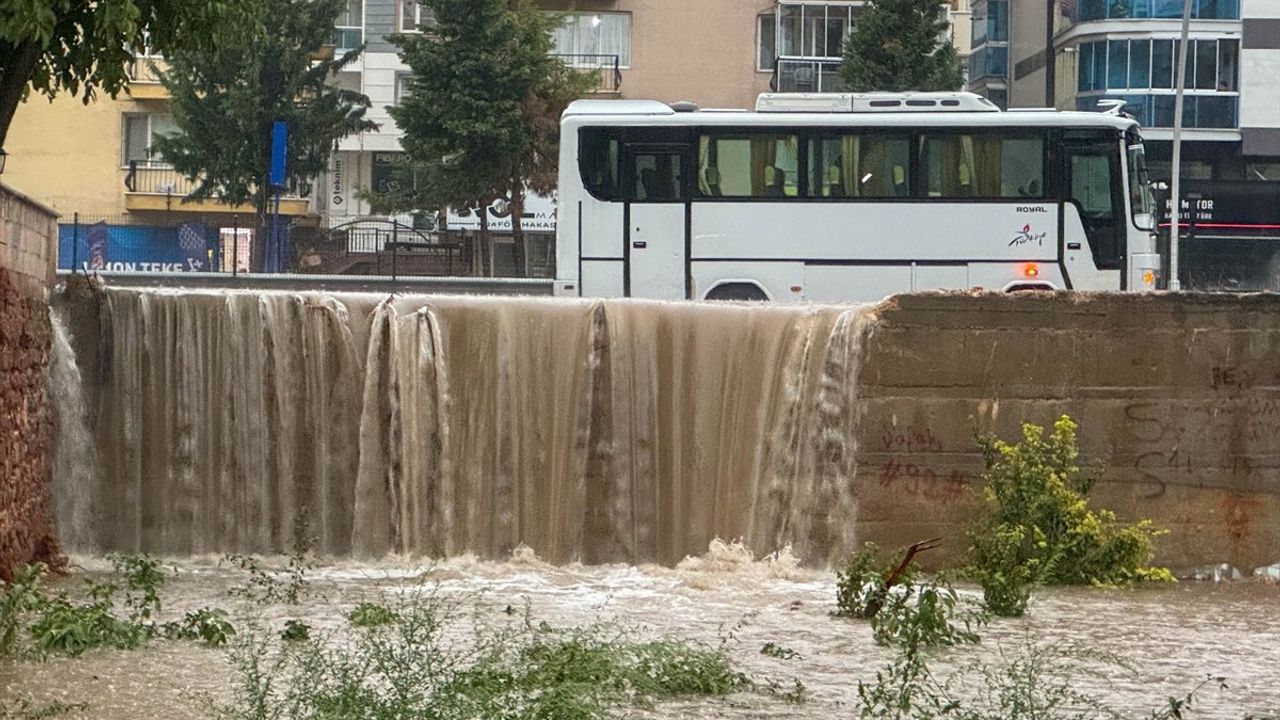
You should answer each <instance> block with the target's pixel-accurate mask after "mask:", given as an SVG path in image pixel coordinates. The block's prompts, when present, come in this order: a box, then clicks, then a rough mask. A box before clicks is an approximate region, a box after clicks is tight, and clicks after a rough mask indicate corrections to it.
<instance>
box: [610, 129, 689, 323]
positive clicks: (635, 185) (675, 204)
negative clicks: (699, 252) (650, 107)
mask: <svg viewBox="0 0 1280 720" xmlns="http://www.w3.org/2000/svg"><path fill="white" fill-rule="evenodd" d="M688 150H689V148H688V146H686V145H681V144H665V143H664V144H658V143H644V144H629V145H627V146H626V147H625V150H624V152H623V172H624V173H625V175H626V177H627V178H628V180H629V183H630V185H631V188H630V190H631V191H630V192H629V193H627V197H628V198H629V200H628V202H627V206H626V212H625V213H624V217H625V218H626V220H625V222H626V237H625V239H624V245H623V261H624V262H623V265H624V266H625V273H626V274H625V276H624V277H625V285H626V287H625V290H626V295H627V296H628V297H643V298H655V299H663V300H683V299H686V298H688V296H689V294H688V274H687V273H688V269H687V252H688V251H687V244H686V237H687V227H688V223H687V221H686V218H687V212H688V205H687V202H688V198H689V188H688V176H689V171H690V168H689V167H688V162H689V160H688V158H689V152H688Z"/></svg>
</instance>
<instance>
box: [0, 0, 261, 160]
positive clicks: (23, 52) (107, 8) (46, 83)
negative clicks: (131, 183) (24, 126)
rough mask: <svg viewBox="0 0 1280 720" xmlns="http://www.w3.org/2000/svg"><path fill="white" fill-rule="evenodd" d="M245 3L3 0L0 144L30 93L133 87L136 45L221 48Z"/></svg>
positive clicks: (86, 95)
mask: <svg viewBox="0 0 1280 720" xmlns="http://www.w3.org/2000/svg"><path fill="white" fill-rule="evenodd" d="M242 12H243V0H212V1H209V2H192V0H4V1H3V2H0V146H3V145H4V141H5V137H6V136H7V135H8V134H9V125H10V123H11V122H12V120H13V115H14V113H15V112H16V111H17V109H18V105H19V103H21V102H22V100H23V99H24V98H25V97H26V96H27V93H28V92H29V91H31V90H35V91H36V92H38V93H40V94H42V95H45V96H47V97H49V98H50V99H52V98H53V97H55V96H56V95H57V94H58V93H59V92H63V91H65V92H69V93H71V95H72V96H75V95H80V96H81V97H82V98H83V99H84V102H85V103H86V104H87V103H89V102H91V101H92V100H93V99H94V97H95V96H96V95H97V93H98V92H99V91H101V92H104V93H106V94H107V95H108V96H110V97H115V96H116V95H117V94H118V93H119V92H120V91H121V90H123V89H124V88H125V87H126V86H127V85H128V83H129V72H128V71H129V66H130V64H131V63H132V62H133V54H134V53H133V51H134V48H142V47H144V46H147V45H150V47H152V48H154V49H156V50H159V51H161V52H167V51H168V50H169V49H170V48H173V47H177V46H180V45H185V46H188V47H204V46H210V45H214V44H217V43H218V42H219V41H220V40H221V39H222V38H223V37H224V36H225V35H228V34H230V33H233V32H238V31H239V29H240V28H239V26H240V25H242V20H243V18H242Z"/></svg>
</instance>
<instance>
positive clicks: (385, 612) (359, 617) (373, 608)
mask: <svg viewBox="0 0 1280 720" xmlns="http://www.w3.org/2000/svg"><path fill="white" fill-rule="evenodd" d="M395 619H396V615H395V613H393V612H391V609H390V608H387V607H386V606H383V605H378V604H376V603H370V602H362V603H360V604H359V605H357V606H356V609H355V610H352V611H351V613H350V614H348V615H347V620H348V621H350V623H351V624H352V625H354V626H356V627H365V628H369V627H378V626H379V625H390V624H391V623H393V622H395Z"/></svg>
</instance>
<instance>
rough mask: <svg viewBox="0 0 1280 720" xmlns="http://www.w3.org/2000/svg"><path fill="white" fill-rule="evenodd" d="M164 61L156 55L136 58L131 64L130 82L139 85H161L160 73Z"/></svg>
mask: <svg viewBox="0 0 1280 720" xmlns="http://www.w3.org/2000/svg"><path fill="white" fill-rule="evenodd" d="M163 63H164V61H163V60H162V59H160V58H159V57H157V56H155V55H145V56H138V57H135V58H134V59H133V60H132V61H131V62H130V63H129V82H131V83H138V84H159V82H160V73H159V72H158V70H161V69H163V68H164V65H163Z"/></svg>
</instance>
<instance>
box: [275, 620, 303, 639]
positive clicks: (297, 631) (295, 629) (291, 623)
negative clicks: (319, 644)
mask: <svg viewBox="0 0 1280 720" xmlns="http://www.w3.org/2000/svg"><path fill="white" fill-rule="evenodd" d="M280 639H281V640H284V641H286V642H298V641H301V640H310V639H311V626H310V625H308V624H306V623H305V622H303V621H301V620H286V621H285V623H284V630H281V631H280Z"/></svg>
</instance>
